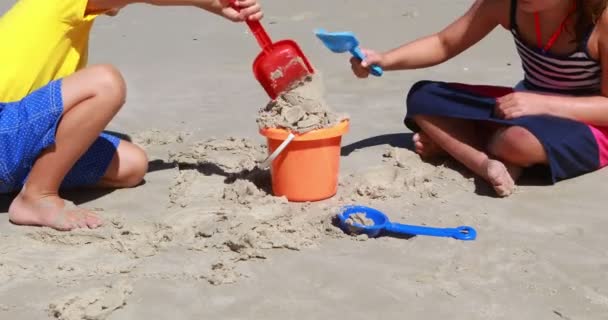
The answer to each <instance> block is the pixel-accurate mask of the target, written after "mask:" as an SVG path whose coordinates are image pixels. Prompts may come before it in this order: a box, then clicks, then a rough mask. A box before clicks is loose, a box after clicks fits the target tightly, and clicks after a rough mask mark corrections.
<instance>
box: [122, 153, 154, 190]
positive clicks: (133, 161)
mask: <svg viewBox="0 0 608 320" xmlns="http://www.w3.org/2000/svg"><path fill="white" fill-rule="evenodd" d="M124 160H125V161H124V163H125V167H126V168H125V169H126V170H125V171H124V175H123V176H122V177H121V178H122V179H121V180H122V183H123V184H124V186H125V187H134V186H137V185H139V184H140V183H141V182H142V181H143V180H144V176H145V175H146V173H147V172H148V155H147V154H146V152H145V151H144V150H143V149H142V148H140V147H138V146H136V145H133V144H131V145H130V148H129V151H128V152H126V154H125V159H124Z"/></svg>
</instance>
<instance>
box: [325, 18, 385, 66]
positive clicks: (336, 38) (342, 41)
mask: <svg viewBox="0 0 608 320" xmlns="http://www.w3.org/2000/svg"><path fill="white" fill-rule="evenodd" d="M315 35H316V36H317V38H319V39H320V40H321V42H323V44H324V45H325V46H326V47H327V48H328V49H329V50H331V51H332V52H335V53H343V52H347V51H348V52H350V53H351V54H352V55H353V57H355V58H357V59H359V60H361V61H363V60H364V59H365V54H363V52H362V51H361V49H360V48H359V40H357V37H355V35H354V34H353V33H352V32H327V31H325V30H323V29H317V30H315ZM370 69H371V70H370V72H371V74H373V75H375V76H377V77H379V76H381V75H382V73H383V71H382V68H381V67H380V66H378V65H375V64H374V65H371V68H370Z"/></svg>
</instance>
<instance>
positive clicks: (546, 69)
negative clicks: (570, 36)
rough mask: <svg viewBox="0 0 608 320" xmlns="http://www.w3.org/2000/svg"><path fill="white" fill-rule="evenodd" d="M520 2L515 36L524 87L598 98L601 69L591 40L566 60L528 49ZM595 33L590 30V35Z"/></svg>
mask: <svg viewBox="0 0 608 320" xmlns="http://www.w3.org/2000/svg"><path fill="white" fill-rule="evenodd" d="M516 12H517V0H513V1H511V33H512V34H513V39H514V41H515V46H516V48H517V53H518V54H519V56H520V58H521V61H522V67H523V69H524V85H525V86H526V87H527V88H528V89H530V90H539V91H550V92H559V93H564V94H573V95H580V94H597V93H598V92H599V91H600V85H601V66H600V63H599V61H596V60H594V59H593V58H591V56H590V55H589V52H588V50H587V39H588V36H587V37H586V38H585V41H583V42H582V43H580V45H579V46H577V50H576V51H575V52H574V53H572V54H570V55H564V56H558V55H555V54H551V53H543V52H542V50H541V49H540V48H537V47H530V46H528V45H526V44H525V43H524V42H523V41H522V39H521V38H520V37H519V34H518V29H517V21H516ZM590 33H591V30H589V33H588V34H587V35H589V34H590Z"/></svg>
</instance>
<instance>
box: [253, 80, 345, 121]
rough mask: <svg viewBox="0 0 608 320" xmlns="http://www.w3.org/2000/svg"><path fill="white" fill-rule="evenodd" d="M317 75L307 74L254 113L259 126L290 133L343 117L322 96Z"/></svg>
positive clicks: (343, 117) (322, 90) (321, 86)
mask: <svg viewBox="0 0 608 320" xmlns="http://www.w3.org/2000/svg"><path fill="white" fill-rule="evenodd" d="M323 96H324V89H323V83H322V81H321V78H320V76H318V75H315V76H309V77H307V78H305V79H304V80H303V81H301V82H299V83H298V84H297V85H296V86H294V88H293V89H291V90H288V91H286V92H284V93H283V94H281V95H280V96H279V97H278V98H277V99H275V100H272V101H270V102H269V103H268V105H266V107H265V108H262V109H261V110H260V111H259V113H258V118H257V123H258V126H259V127H260V129H263V128H281V129H287V130H291V131H292V132H294V133H305V132H309V131H312V130H315V129H322V128H328V127H332V126H334V125H336V124H338V123H339V122H340V121H342V120H345V119H347V118H348V117H347V116H346V115H339V114H337V113H335V112H334V111H333V110H331V108H330V107H329V106H328V105H327V103H326V102H325V99H324V97H323Z"/></svg>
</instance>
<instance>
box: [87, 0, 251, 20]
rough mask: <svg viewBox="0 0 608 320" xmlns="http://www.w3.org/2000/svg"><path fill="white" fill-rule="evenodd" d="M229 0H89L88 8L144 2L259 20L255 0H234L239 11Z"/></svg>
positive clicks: (105, 7)
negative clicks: (231, 5)
mask: <svg viewBox="0 0 608 320" xmlns="http://www.w3.org/2000/svg"><path fill="white" fill-rule="evenodd" d="M230 2H231V1H230V0H89V2H88V9H89V10H90V11H99V10H103V9H111V8H122V7H125V6H127V5H130V4H134V3H145V4H151V5H155V6H193V7H198V8H201V9H204V10H207V11H209V12H212V13H215V14H218V15H221V16H223V17H225V18H227V19H229V20H232V21H242V20H244V19H245V18H250V19H253V20H259V19H261V18H262V13H261V10H260V5H259V3H258V1H257V0H235V2H236V4H237V6H239V7H240V8H241V10H240V12H237V11H236V10H234V9H231V8H230V6H229V5H230Z"/></svg>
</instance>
